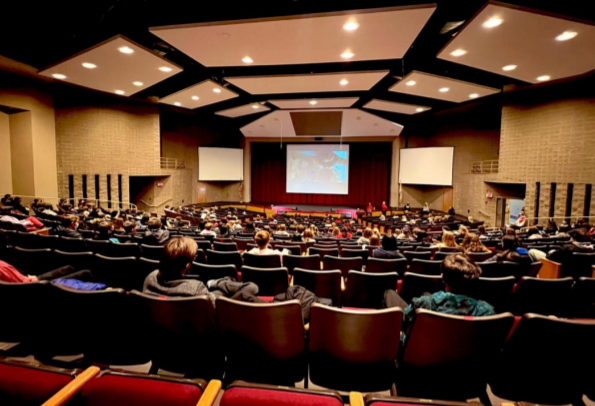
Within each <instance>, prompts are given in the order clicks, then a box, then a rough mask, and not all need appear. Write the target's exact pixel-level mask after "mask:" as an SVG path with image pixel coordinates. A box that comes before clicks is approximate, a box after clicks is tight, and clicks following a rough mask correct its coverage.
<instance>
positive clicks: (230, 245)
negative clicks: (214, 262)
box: [213, 241, 239, 252]
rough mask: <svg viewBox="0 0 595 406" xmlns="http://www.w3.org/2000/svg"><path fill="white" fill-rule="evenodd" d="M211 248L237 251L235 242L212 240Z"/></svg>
mask: <svg viewBox="0 0 595 406" xmlns="http://www.w3.org/2000/svg"><path fill="white" fill-rule="evenodd" d="M213 249H214V250H215V251H225V252H238V251H239V249H238V246H237V244H236V243H235V242H217V241H215V242H213Z"/></svg>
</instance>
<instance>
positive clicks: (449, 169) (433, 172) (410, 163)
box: [399, 147, 455, 186]
mask: <svg viewBox="0 0 595 406" xmlns="http://www.w3.org/2000/svg"><path fill="white" fill-rule="evenodd" d="M454 154H455V148H454V147H445V148H406V149H401V155H400V160H399V162H400V165H399V183H401V184H402V185H427V186H452V177H453V168H454Z"/></svg>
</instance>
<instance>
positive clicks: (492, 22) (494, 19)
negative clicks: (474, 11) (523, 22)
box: [483, 17, 504, 28]
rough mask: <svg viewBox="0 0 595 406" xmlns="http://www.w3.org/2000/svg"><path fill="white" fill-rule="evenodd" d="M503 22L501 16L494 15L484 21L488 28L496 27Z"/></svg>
mask: <svg viewBox="0 0 595 406" xmlns="http://www.w3.org/2000/svg"><path fill="white" fill-rule="evenodd" d="M503 22H504V20H502V19H501V18H500V17H492V18H490V19H489V20H488V21H486V22H485V23H483V26H484V27H486V28H494V27H498V26H500V25H502V23H503Z"/></svg>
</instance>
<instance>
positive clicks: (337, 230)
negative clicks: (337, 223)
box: [333, 227, 341, 237]
mask: <svg viewBox="0 0 595 406" xmlns="http://www.w3.org/2000/svg"><path fill="white" fill-rule="evenodd" d="M339 234H341V230H339V227H335V228H333V237H336V236H338V235H339Z"/></svg>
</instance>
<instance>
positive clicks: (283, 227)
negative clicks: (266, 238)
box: [279, 224, 287, 231]
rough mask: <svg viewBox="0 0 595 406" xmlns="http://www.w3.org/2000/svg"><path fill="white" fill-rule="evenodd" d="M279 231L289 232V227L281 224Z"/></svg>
mask: <svg viewBox="0 0 595 406" xmlns="http://www.w3.org/2000/svg"><path fill="white" fill-rule="evenodd" d="M279 231H287V226H286V225H285V224H279Z"/></svg>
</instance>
